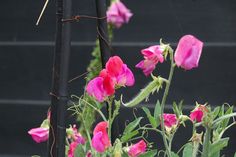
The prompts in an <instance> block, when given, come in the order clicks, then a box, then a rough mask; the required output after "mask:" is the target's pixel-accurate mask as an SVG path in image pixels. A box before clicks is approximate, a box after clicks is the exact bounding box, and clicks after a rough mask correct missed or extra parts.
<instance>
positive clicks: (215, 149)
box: [209, 137, 229, 157]
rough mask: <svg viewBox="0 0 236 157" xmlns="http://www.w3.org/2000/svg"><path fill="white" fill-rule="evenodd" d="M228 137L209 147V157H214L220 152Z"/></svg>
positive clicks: (226, 143)
mask: <svg viewBox="0 0 236 157" xmlns="http://www.w3.org/2000/svg"><path fill="white" fill-rule="evenodd" d="M228 141H229V137H227V138H222V139H220V140H218V141H216V142H214V143H212V144H211V145H210V148H209V157H215V156H217V154H218V153H220V151H221V150H222V149H223V148H224V147H226V146H227V145H228Z"/></svg>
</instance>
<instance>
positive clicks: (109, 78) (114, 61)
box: [86, 56, 135, 102]
mask: <svg viewBox="0 0 236 157" xmlns="http://www.w3.org/2000/svg"><path fill="white" fill-rule="evenodd" d="M134 82H135V80H134V75H133V73H132V71H131V70H130V69H129V68H128V67H127V65H126V64H124V63H123V61H122V60H121V58H120V57H118V56H114V57H111V58H110V59H109V60H108V62H107V63H106V68H105V69H103V70H102V71H101V72H100V74H99V76H98V77H95V78H94V79H92V80H91V81H90V82H89V83H88V85H87V88H86V90H87V92H88V94H89V95H90V96H93V97H94V98H95V99H96V100H97V101H99V102H103V101H104V100H105V99H106V98H107V97H108V96H111V95H113V94H114V93H115V87H120V86H132V85H133V84H134Z"/></svg>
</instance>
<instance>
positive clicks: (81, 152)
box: [74, 144, 86, 157]
mask: <svg viewBox="0 0 236 157" xmlns="http://www.w3.org/2000/svg"><path fill="white" fill-rule="evenodd" d="M81 156H86V152H85V151H84V149H83V145H82V144H79V145H78V146H77V147H76V149H75V151H74V157H81Z"/></svg>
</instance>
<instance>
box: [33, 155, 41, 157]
mask: <svg viewBox="0 0 236 157" xmlns="http://www.w3.org/2000/svg"><path fill="white" fill-rule="evenodd" d="M31 157H40V156H39V155H32V156H31Z"/></svg>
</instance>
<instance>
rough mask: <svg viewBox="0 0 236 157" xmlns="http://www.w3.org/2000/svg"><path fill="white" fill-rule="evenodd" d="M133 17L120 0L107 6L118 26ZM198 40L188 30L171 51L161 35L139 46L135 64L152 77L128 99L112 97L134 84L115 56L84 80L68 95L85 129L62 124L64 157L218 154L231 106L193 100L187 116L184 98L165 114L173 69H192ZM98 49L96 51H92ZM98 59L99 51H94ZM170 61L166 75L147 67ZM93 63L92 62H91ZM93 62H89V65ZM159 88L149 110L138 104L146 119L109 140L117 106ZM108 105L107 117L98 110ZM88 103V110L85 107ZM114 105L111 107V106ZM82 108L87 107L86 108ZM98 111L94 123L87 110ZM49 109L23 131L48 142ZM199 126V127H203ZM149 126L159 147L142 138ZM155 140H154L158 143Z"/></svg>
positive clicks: (197, 56) (138, 119) (110, 19)
mask: <svg viewBox="0 0 236 157" xmlns="http://www.w3.org/2000/svg"><path fill="white" fill-rule="evenodd" d="M131 16H132V13H131V12H130V10H128V9H127V8H126V7H125V5H124V4H123V3H122V2H121V1H119V0H116V1H113V2H112V4H111V6H110V7H109V8H108V11H107V21H108V22H109V23H110V25H112V26H113V27H116V28H120V27H121V25H122V24H123V23H127V22H128V21H129V19H130V17H131ZM202 48H203V42H202V41H200V40H199V39H197V38H196V37H194V36H193V35H185V36H183V37H182V38H181V39H180V40H179V42H178V45H177V48H176V50H175V51H174V50H173V49H172V48H171V46H170V45H169V44H164V43H163V42H162V41H161V40H160V44H159V45H153V46H150V47H148V48H145V49H143V50H141V54H142V55H143V60H142V61H140V62H139V63H137V65H136V66H135V67H136V68H139V69H141V70H142V71H143V73H144V75H145V76H147V77H149V76H150V77H151V78H152V81H151V82H149V83H148V85H147V86H146V87H144V88H143V89H142V90H141V91H140V92H139V93H138V94H137V96H135V97H134V98H133V99H132V100H130V101H129V102H127V103H124V102H123V101H122V95H121V96H118V98H117V97H116V96H115V92H116V90H119V89H120V88H123V87H129V86H133V85H134V84H135V77H134V74H133V73H132V71H131V70H130V68H129V67H128V66H127V65H126V64H125V63H124V62H123V61H122V59H121V58H120V57H119V56H112V57H110V59H109V60H108V61H107V63H106V66H105V68H104V69H101V70H100V71H99V72H98V74H97V75H96V76H95V77H93V78H92V79H91V80H89V81H88V84H87V85H86V88H85V94H84V95H83V96H81V97H78V96H75V95H73V96H72V105H71V106H70V107H69V110H72V111H73V112H74V114H75V115H77V116H78V118H79V125H80V126H82V128H83V131H84V133H80V131H79V130H78V128H77V126H76V125H71V126H69V128H67V129H66V133H67V137H66V143H67V146H66V156H68V157H85V156H86V157H107V156H109V157H154V156H160V157H161V156H164V157H180V156H182V157H197V156H201V157H220V155H221V154H220V151H221V150H222V149H223V148H225V147H226V146H227V145H228V141H229V138H228V137H223V135H224V133H225V131H226V130H227V129H229V128H230V127H232V126H233V125H234V124H235V121H234V119H233V117H234V116H236V113H233V107H230V106H229V105H227V104H223V105H222V106H219V107H216V108H211V106H210V105H208V104H199V103H196V105H195V107H194V108H193V110H192V111H191V113H190V114H189V115H184V114H183V112H182V105H183V103H182V102H180V103H179V104H177V103H175V102H174V103H173V112H172V113H165V112H164V109H165V105H166V99H167V96H168V91H169V88H170V85H171V81H172V77H173V74H174V69H175V68H176V67H178V68H182V69H184V70H186V71H187V70H191V69H193V68H197V67H198V64H199V60H200V57H201V53H202ZM96 52H97V50H96ZM98 58H99V56H98ZM168 61H169V62H170V71H169V76H168V78H164V77H161V76H154V75H153V74H152V72H153V71H154V70H155V69H156V66H157V64H160V63H163V62H168ZM93 63H96V64H97V62H93ZM92 65H94V64H92ZM163 88H164V94H163V97H162V100H160V101H159V100H157V103H156V105H155V108H154V112H153V113H151V111H150V110H149V109H148V108H147V107H145V106H143V107H142V109H143V111H144V113H145V115H146V117H145V118H147V119H148V123H147V124H142V123H140V122H141V121H142V120H143V117H136V118H135V120H134V121H132V122H130V123H129V124H127V125H126V127H125V129H124V131H123V134H122V135H121V136H120V137H118V138H117V139H116V140H115V142H114V143H112V142H111V127H112V123H113V121H114V119H115V118H116V116H118V115H119V111H120V107H121V106H124V107H134V106H136V105H138V104H140V103H141V102H142V101H143V100H148V97H149V95H150V94H158V92H159V91H160V90H162V89H163ZM104 104H107V106H108V116H105V115H104V114H103V112H102V111H101V108H102V106H104ZM86 107H89V109H90V110H92V111H91V112H88V111H87V108H86ZM112 108H113V109H114V110H113V109H112ZM85 111H86V112H85ZM93 113H97V114H98V115H99V116H100V117H101V119H102V120H100V121H99V122H98V123H97V124H95V127H92V125H91V122H90V121H88V120H87V118H88V117H89V116H93V115H91V114H93ZM49 119H50V112H49V113H48V116H47V119H45V120H44V121H43V123H42V124H41V126H40V127H39V128H33V129H31V130H30V131H29V132H28V133H29V134H30V135H31V136H32V138H33V140H34V141H36V142H37V143H40V142H44V141H47V139H48V132H49V127H50V121H49ZM186 121H190V122H191V124H192V136H191V137H189V141H187V143H186V144H184V145H183V146H182V147H180V149H179V151H174V150H172V143H173V140H174V136H175V133H176V132H177V131H178V129H179V127H180V126H185V122H186ZM203 128H204V129H203ZM148 131H154V132H155V133H157V134H160V135H161V136H162V139H159V140H160V141H161V140H162V141H163V143H164V149H163V150H159V149H158V148H157V149H152V144H151V143H150V142H149V141H148V140H147V139H146V136H145V135H146V134H147V132H148ZM134 141H135V142H134ZM160 141H157V142H160Z"/></svg>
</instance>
